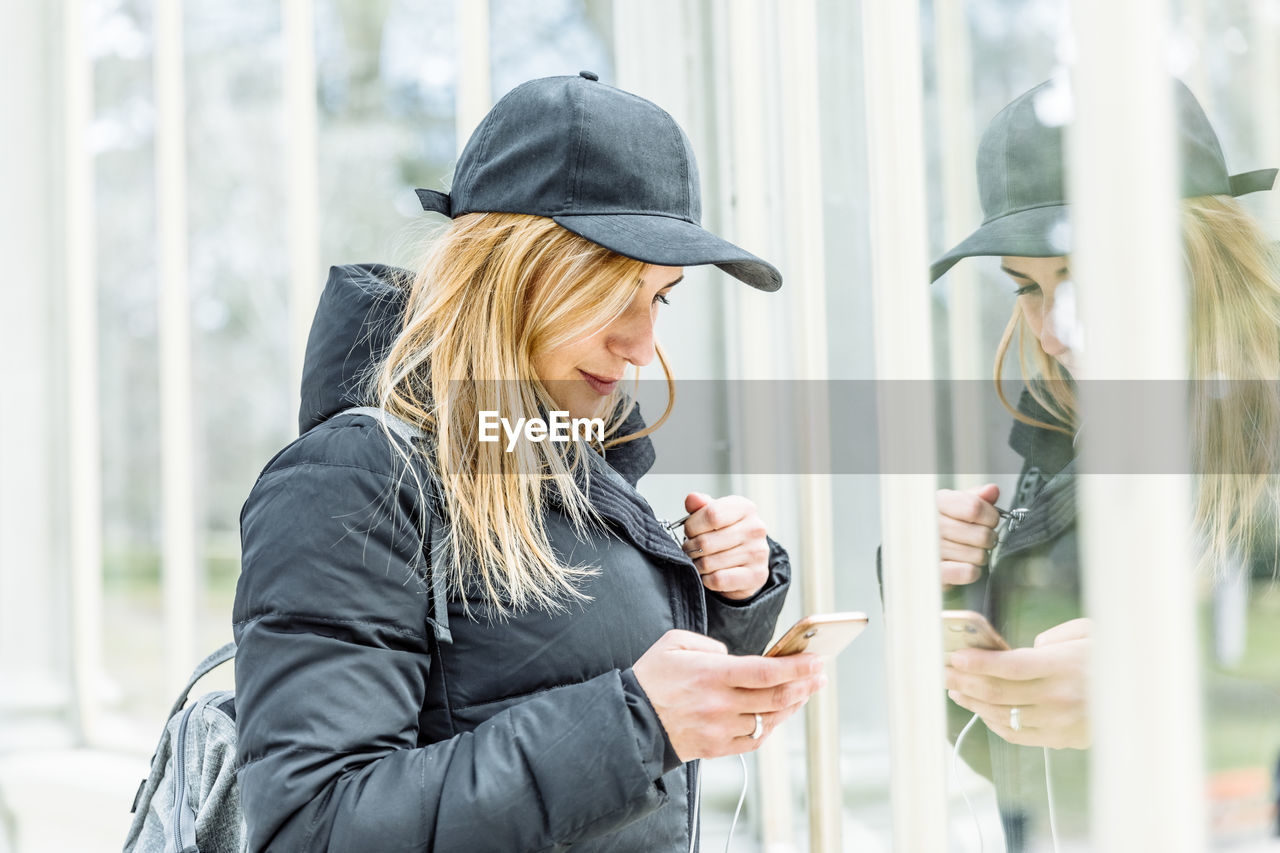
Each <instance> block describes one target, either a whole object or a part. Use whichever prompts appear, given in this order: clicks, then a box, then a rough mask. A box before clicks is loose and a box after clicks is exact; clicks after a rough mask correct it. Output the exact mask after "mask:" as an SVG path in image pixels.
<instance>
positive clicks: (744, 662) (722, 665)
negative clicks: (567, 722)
mask: <svg viewBox="0 0 1280 853" xmlns="http://www.w3.org/2000/svg"><path fill="white" fill-rule="evenodd" d="M632 672H634V673H635V676H636V680H637V681H638V682H640V686H641V688H643V689H644V692H645V694H646V695H647V696H648V697H649V702H650V703H651V704H652V705H653V707H654V710H656V711H657V712H658V719H659V720H660V721H661V723H662V728H663V729H664V730H665V731H666V733H667V739H668V740H670V741H671V746H672V748H673V749H674V750H675V752H676V755H678V756H679V757H680V760H681V761H691V760H693V759H695V758H718V757H719V756H722V755H736V754H738V753H741V752H750V751H752V750H754V749H755V748H757V747H758V746H760V744H762V743H764V741H765V738H767V737H768V736H769V734H770V733H772V732H773V730H774V729H775V728H777V727H778V725H779V724H780V723H782V721H784V720H786V719H787V718H788V717H790V716H791V715H792V714H794V713H795V712H796V711H798V710H800V708H801V707H803V706H804V703H805V702H806V701H808V699H809V697H810V696H812V695H813V694H814V693H815V692H817V691H818V690H819V689H821V688H822V686H823V685H825V684H826V683H827V677H826V676H825V675H823V674H822V658H820V657H818V656H817V655H790V656H787V657H776V658H771V657H760V656H756V655H751V656H737V655H730V654H729V651H728V649H727V648H725V645H724V643H721V642H720V641H719V640H714V639H712V638H711V637H708V636H706V635H704V634H698V633H695V632H692V631H677V630H672V631H668V632H667V633H665V634H663V635H662V636H661V637H659V638H658V641H657V642H656V643H654V644H653V645H652V646H650V647H649V650H648V651H646V652H645V653H644V654H643V655H641V656H640V659H639V660H638V661H636V663H635V666H633V667H632ZM756 714H759V715H760V717H761V719H762V721H763V723H764V734H763V736H761V737H760V738H759V739H755V740H753V739H752V738H751V733H752V732H753V731H754V729H755V726H756V722H755V715H756Z"/></svg>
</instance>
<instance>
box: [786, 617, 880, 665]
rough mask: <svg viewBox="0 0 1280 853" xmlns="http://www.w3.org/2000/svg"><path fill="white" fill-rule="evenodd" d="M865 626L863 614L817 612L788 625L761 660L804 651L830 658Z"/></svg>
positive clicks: (865, 618) (851, 640)
mask: <svg viewBox="0 0 1280 853" xmlns="http://www.w3.org/2000/svg"><path fill="white" fill-rule="evenodd" d="M866 627H867V614H865V613H820V614H817V615H814V616H806V617H804V618H803V619H801V620H800V621H799V622H797V623H796V624H794V625H792V626H791V628H790V629H789V630H788V631H787V633H785V634H783V635H782V637H781V639H779V640H778V642H776V643H774V644H773V646H772V647H771V648H770V649H769V651H767V652H765V653H764V654H765V657H771V658H774V657H782V656H784V655H798V654H800V653H801V652H805V653H807V654H811V655H822V656H823V657H830V656H832V655H834V654H836V653H837V652H839V651H840V650H841V649H843V648H844V647H845V646H847V645H849V643H851V642H853V638H854V637H856V636H858V635H859V634H861V633H862V629H863V628H866Z"/></svg>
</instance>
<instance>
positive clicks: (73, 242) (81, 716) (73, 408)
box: [59, 0, 103, 743]
mask: <svg viewBox="0 0 1280 853" xmlns="http://www.w3.org/2000/svg"><path fill="white" fill-rule="evenodd" d="M85 5H86V4H85V3H84V2H83V0H68V2H67V3H66V5H65V6H64V15H65V17H64V19H63V28H64V29H63V58H64V62H65V64H64V69H65V74H66V82H65V88H64V93H63V97H64V99H65V101H64V104H65V106H64V110H65V112H64V114H63V122H64V124H63V134H64V139H65V144H64V149H63V150H64V157H65V178H64V181H65V183H64V187H65V202H64V203H65V208H64V210H65V215H66V245H67V256H66V257H67V281H66V294H67V296H66V312H67V338H66V340H67V386H66V387H67V406H66V409H65V411H66V412H67V413H68V418H67V423H66V425H65V433H63V431H61V430H60V431H59V433H60V434H65V435H66V437H67V469H66V475H67V478H68V483H67V489H66V494H67V496H68V510H69V511H68V532H69V539H70V558H71V573H70V574H71V637H72V640H71V672H72V681H73V684H74V690H75V703H76V708H75V710H76V721H77V729H78V735H79V738H80V740H81V741H82V742H86V743H87V742H92V741H93V740H94V739H95V737H96V736H97V734H98V729H99V724H98V720H99V708H98V701H97V695H98V690H97V687H98V679H99V678H100V676H101V673H102V652H101V649H102V621H103V620H102V437H101V436H102V410H101V404H100V395H99V391H98V311H97V305H98V293H97V277H96V275H95V269H96V265H95V264H94V256H95V252H96V247H95V240H94V197H95V194H94V177H93V154H92V152H91V150H90V148H89V132H88V131H89V125H90V123H91V121H92V116H93V65H92V58H91V55H90V51H89V49H88V45H87V44H86V35H87V22H86V14H87V11H86V8H85Z"/></svg>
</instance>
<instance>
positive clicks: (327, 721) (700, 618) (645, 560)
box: [234, 266, 790, 853]
mask: <svg viewBox="0 0 1280 853" xmlns="http://www.w3.org/2000/svg"><path fill="white" fill-rule="evenodd" d="M395 273H396V271H394V270H391V269H389V268H386V267H379V266H361V267H340V268H335V269H334V270H333V271H332V272H331V275H330V279H329V283H328V286H327V288H326V290H325V293H324V296H323V298H322V300H321V304H320V308H319V310H318V312H317V316H316V321H315V325H314V327H313V329H312V332H311V339H310V341H309V343H308V351H307V369H306V372H305V375H304V383H303V385H304V387H303V405H302V415H301V430H302V436H301V438H299V439H298V440H296V441H295V442H293V443H292V444H291V445H289V446H288V447H287V448H285V449H284V450H283V451H281V452H280V454H279V455H277V456H276V457H275V458H274V459H273V460H271V462H270V463H269V464H268V465H267V467H266V469H265V470H264V471H263V473H262V475H261V476H260V478H259V480H258V482H257V483H256V485H255V486H254V488H253V491H252V493H251V494H250V496H249V499H248V501H247V502H246V503H245V507H244V510H243V513H242V516H241V531H242V538H243V548H244V555H243V573H242V575H241V577H240V582H239V586H238V588H237V590H236V602H235V612H234V619H235V637H236V640H237V641H238V642H239V644H240V651H239V655H238V658H237V662H236V688H237V710H238V716H239V721H238V722H239V736H240V758H241V762H242V765H241V768H240V776H239V778H240V785H241V793H242V796H243V803H244V811H245V815H246V818H247V821H248V827H249V833H250V843H251V846H252V849H254V850H267V849H271V850H307V851H312V850H354V851H373V850H377V851H394V850H406V851H407V850H416V851H422V850H437V851H446V850H447V851H455V850H457V851H486V850H493V851H504V853H511V851H533V850H564V849H568V848H570V847H572V849H573V850H575V851H579V850H581V851H597V850H614V851H623V850H636V851H641V850H643V851H665V850H671V851H674V850H684V849H686V848H687V847H688V843H689V838H690V833H691V832H693V831H694V830H693V827H692V825H691V819H690V808H689V806H690V788H691V786H690V784H689V780H690V777H691V776H692V773H693V771H694V767H693V766H691V765H690V766H681V765H680V764H679V761H678V759H676V757H675V754H674V752H673V751H672V750H671V747H670V744H669V743H668V742H667V740H666V736H665V734H664V733H663V731H662V728H661V725H660V724H659V722H658V719H657V716H656V715H655V713H654V711H653V709H652V707H651V706H650V705H649V703H648V700H647V699H646V698H645V696H644V693H643V691H642V690H641V689H640V687H639V685H638V683H637V682H636V679H635V677H634V675H633V674H632V672H631V669H630V667H631V665H632V664H633V663H634V662H635V661H636V659H637V658H639V656H640V655H641V654H642V653H643V652H644V651H645V650H646V649H647V648H648V647H649V646H650V645H651V644H652V643H653V642H654V641H655V640H657V639H658V638H659V637H660V636H661V635H662V634H663V633H664V632H665V631H667V630H668V629H671V628H682V629H686V630H693V631H702V632H706V633H710V634H711V635H712V636H714V637H716V638H718V639H720V640H722V641H724V642H725V643H726V644H727V645H728V646H729V648H730V650H731V651H732V652H735V653H758V652H759V651H761V650H762V649H763V648H764V645H765V643H766V642H767V641H768V639H769V637H770V635H771V633H772V631H773V627H774V622H775V620H776V618H777V615H778V612H779V610H780V609H781V607H782V601H783V596H784V595H785V591H786V587H787V585H788V582H789V575H790V569H789V565H788V562H787V557H786V554H785V552H784V551H782V549H781V548H778V547H777V546H774V547H773V550H772V553H771V557H770V567H771V570H772V571H771V577H770V580H769V582H768V583H767V584H766V586H765V588H764V589H763V590H761V592H760V593H759V594H758V595H757V596H755V597H754V598H753V599H751V600H749V601H747V602H740V603H738V602H730V601H728V600H725V599H722V598H720V597H719V596H717V595H715V594H704V590H703V587H702V585H701V583H700V582H699V579H698V575H697V572H696V570H695V569H694V567H693V565H692V564H691V563H690V562H689V560H688V559H687V557H686V556H685V555H684V553H683V552H682V551H681V550H680V549H679V547H678V546H677V545H676V543H675V542H674V541H673V540H672V539H671V538H670V537H669V536H668V535H667V533H666V532H665V531H664V530H663V528H662V527H661V525H660V524H659V522H658V521H657V520H656V519H655V518H654V515H653V512H652V510H651V509H650V507H649V506H648V504H647V503H646V502H645V501H644V499H643V498H642V497H641V496H640V494H639V493H638V492H637V491H636V490H635V488H634V486H635V483H636V481H637V480H638V479H639V477H640V476H641V475H642V474H643V473H644V472H645V471H646V470H647V469H648V467H649V466H650V465H651V464H652V461H653V451H652V448H651V446H650V445H649V443H648V442H647V441H645V440H641V441H636V442H632V443H629V444H626V445H623V446H621V447H619V448H617V449H616V450H611V451H610V452H609V454H608V462H607V464H606V462H605V461H604V460H603V459H601V458H600V457H597V456H594V455H592V463H591V464H592V470H591V477H590V491H589V498H590V500H591V502H592V505H593V506H594V507H595V508H596V509H597V510H599V512H600V514H601V515H602V516H603V517H604V518H605V519H606V520H607V523H608V527H607V529H605V530H598V531H597V532H596V533H595V534H594V535H592V536H591V537H590V538H587V539H579V538H577V537H576V536H575V535H574V533H573V531H572V529H571V528H570V527H569V525H568V523H567V522H566V520H565V518H564V517H563V516H562V515H561V514H559V513H558V512H556V511H553V512H552V513H551V514H550V515H549V516H548V518H547V525H548V534H549V536H550V538H551V542H552V544H553V546H554V547H555V549H556V550H557V552H558V553H559V554H561V555H562V556H563V558H564V559H565V560H566V561H568V562H570V563H572V564H576V565H583V564H592V565H595V566H598V567H599V568H600V572H599V573H598V574H597V575H596V576H595V577H593V578H592V579H591V580H590V581H589V582H587V583H586V584H585V585H584V586H583V587H582V591H583V592H585V593H586V594H587V595H589V596H590V601H588V602H586V603H585V604H582V605H573V606H572V607H571V609H570V611H569V612H567V613H561V614H557V615H548V614H547V613H544V612H540V611H535V612H526V613H521V614H517V615H515V616H513V617H511V618H510V619H509V620H507V621H476V620H474V619H468V618H467V617H466V615H465V614H464V610H463V607H464V603H463V601H462V600H461V598H460V596H459V595H457V594H453V593H451V594H450V595H449V598H448V604H447V614H440V613H437V612H436V611H435V610H434V608H433V595H432V594H431V593H432V588H431V580H429V579H428V578H427V577H424V568H423V566H424V562H423V561H422V560H421V559H420V555H421V554H422V552H423V548H424V543H425V542H427V541H428V538H429V537H430V536H431V528H432V526H433V525H430V524H429V525H427V527H428V529H427V530H422V529H420V526H419V524H420V522H419V514H418V509H419V506H418V493H417V490H416V487H415V486H414V485H413V482H412V481H413V478H412V477H411V476H410V477H402V476H400V468H399V465H398V464H397V463H398V459H397V457H396V456H395V455H394V454H393V451H392V449H391V447H390V446H389V443H388V440H387V438H386V435H385V433H384V432H383V430H382V428H381V426H380V425H379V424H377V423H376V422H375V421H374V420H373V419H371V418H368V417H364V416H361V415H351V414H347V415H342V416H338V417H335V415H336V414H337V413H339V412H342V411H343V410H344V409H346V408H348V407H350V406H353V405H358V404H361V403H363V402H367V401H363V400H361V399H360V398H359V394H358V391H357V389H358V388H359V387H360V385H361V380H362V379H363V377H364V376H366V375H367V369H368V367H369V365H370V364H371V363H372V362H373V360H374V359H375V358H376V357H377V355H378V354H379V353H381V352H382V351H383V349H384V348H385V346H386V343H387V341H388V340H389V337H390V335H391V334H392V333H393V332H394V329H395V327H396V325H397V324H398V322H399V317H400V313H401V305H402V303H401V301H400V297H399V291H398V290H397V289H396V288H394V287H392V286H391V285H390V284H389V283H388V282H389V281H390V280H391V277H392V276H393V275H394V274H395ZM637 418H638V415H637ZM637 423H638V421H637ZM436 520H437V521H438V517H437V519H436ZM432 544H433V545H434V544H437V543H435V542H432ZM428 553H429V550H428ZM478 603H479V602H477V601H472V602H471V604H472V607H473V608H475V607H476V605H477V604H478ZM481 612H483V609H481ZM473 615H474V613H473ZM436 617H440V618H436ZM446 621H447V626H446V624H445V623H446Z"/></svg>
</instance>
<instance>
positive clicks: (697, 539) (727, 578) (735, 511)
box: [680, 492, 769, 601]
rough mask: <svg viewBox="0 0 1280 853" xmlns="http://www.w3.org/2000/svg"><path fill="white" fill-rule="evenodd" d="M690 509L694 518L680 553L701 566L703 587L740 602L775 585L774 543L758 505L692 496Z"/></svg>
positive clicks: (686, 504)
mask: <svg viewBox="0 0 1280 853" xmlns="http://www.w3.org/2000/svg"><path fill="white" fill-rule="evenodd" d="M684 508H685V510H687V511H688V512H689V513H690V515H689V517H688V518H687V519H685V522H684V535H685V537H686V538H685V541H684V544H682V545H681V546H680V547H681V548H682V549H683V550H684V552H685V553H686V554H688V555H689V557H690V559H692V560H693V564H694V565H695V566H697V568H698V574H699V575H701V576H702V585H703V586H705V587H706V588H707V589H709V590H712V591H714V592H718V593H720V594H721V595H723V596H724V597H725V598H731V599H734V600H736V601H740V600H742V599H745V598H750V597H751V596H753V595H755V594H756V593H757V592H759V591H760V590H761V589H762V588H763V587H764V585H765V583H766V582H767V581H768V580H769V540H768V539H767V538H766V534H765V528H764V522H763V521H761V520H760V516H759V515H757V514H756V505H755V504H753V503H752V502H751V501H749V500H747V499H746V498H744V497H741V496H740V495H729V496H728V497H723V498H715V499H714V500H713V499H712V497H711V496H710V495H704V494H702V493H701V492H690V493H689V496H688V497H686V498H685V499H684Z"/></svg>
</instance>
